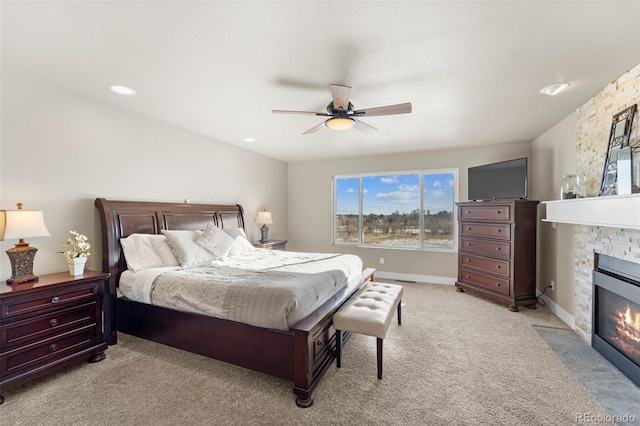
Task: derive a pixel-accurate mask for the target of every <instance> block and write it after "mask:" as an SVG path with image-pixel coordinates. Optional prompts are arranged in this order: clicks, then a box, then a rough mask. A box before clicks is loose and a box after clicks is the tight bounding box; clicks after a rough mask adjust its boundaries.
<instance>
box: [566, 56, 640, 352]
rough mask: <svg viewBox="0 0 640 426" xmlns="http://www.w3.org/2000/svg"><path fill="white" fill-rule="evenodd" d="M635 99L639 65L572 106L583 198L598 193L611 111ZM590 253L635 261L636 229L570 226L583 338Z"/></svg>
mask: <svg viewBox="0 0 640 426" xmlns="http://www.w3.org/2000/svg"><path fill="white" fill-rule="evenodd" d="M639 102H640V64H638V65H637V66H635V67H634V68H632V69H631V70H630V71H629V72H627V73H625V74H624V75H623V76H621V77H620V78H619V79H618V80H616V81H614V82H613V83H611V84H609V85H608V86H607V87H605V88H604V89H603V90H602V91H601V92H600V93H598V94H597V95H595V96H594V97H593V98H591V99H589V100H588V101H587V102H586V103H585V104H583V105H582V106H581V107H580V108H578V110H577V120H578V125H577V133H578V135H577V136H578V137H577V146H576V149H577V151H576V157H577V159H576V161H577V164H576V172H577V173H578V175H584V176H585V177H586V181H587V196H588V197H595V196H598V190H599V188H600V179H601V177H602V170H603V167H604V161H605V158H606V152H607V146H608V143H609V132H610V130H611V119H612V117H613V115H614V114H616V113H618V112H620V111H622V110H623V109H625V108H627V107H629V106H631V105H633V104H637V103H639ZM639 106H640V105H639ZM635 143H640V114H638V113H636V117H635V118H634V122H633V127H632V131H631V139H630V144H631V145H633V144H635ZM594 253H602V254H606V255H609V256H613V257H617V258H620V259H624V260H629V261H631V262H636V263H640V230H628V229H620V228H608V227H595V226H576V250H575V279H576V294H575V327H576V332H577V333H578V334H579V335H580V336H581V337H582V338H583V339H585V340H586V341H587V342H589V343H590V342H591V323H592V321H591V301H592V293H593V289H592V283H591V273H592V271H593V266H594Z"/></svg>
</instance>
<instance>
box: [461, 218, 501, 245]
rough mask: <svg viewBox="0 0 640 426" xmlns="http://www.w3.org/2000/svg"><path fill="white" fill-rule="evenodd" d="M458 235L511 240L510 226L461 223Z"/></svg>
mask: <svg viewBox="0 0 640 426" xmlns="http://www.w3.org/2000/svg"><path fill="white" fill-rule="evenodd" d="M460 225H461V227H460V228H461V229H460V235H462V236H465V237H485V238H495V239H499V240H507V241H509V240H511V225H497V224H496V225H488V224H479V223H467V222H465V223H461V224H460Z"/></svg>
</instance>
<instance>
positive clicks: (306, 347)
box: [95, 198, 374, 408]
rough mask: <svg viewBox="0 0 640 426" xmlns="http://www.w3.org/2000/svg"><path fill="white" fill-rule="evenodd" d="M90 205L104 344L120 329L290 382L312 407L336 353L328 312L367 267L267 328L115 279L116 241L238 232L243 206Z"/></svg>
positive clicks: (120, 261)
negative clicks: (97, 234)
mask: <svg viewBox="0 0 640 426" xmlns="http://www.w3.org/2000/svg"><path fill="white" fill-rule="evenodd" d="M95 205H96V208H97V209H98V211H99V213H100V218H101V224H102V246H103V249H102V263H103V271H105V272H109V273H110V278H109V289H108V291H107V292H106V294H105V300H104V310H105V314H104V317H105V321H104V328H105V330H104V331H105V333H104V334H105V339H106V340H107V343H108V344H110V345H114V344H117V332H123V333H126V334H130V335H134V336H137V337H141V338H144V339H147V340H151V341H154V342H158V343H162V344H165V345H169V346H173V347H176V348H179V349H183V350H186V351H189V352H193V353H197V354H200V355H204V356H207V357H210V358H214V359H218V360H221V361H225V362H228V363H231V364H234V365H238V366H241V367H245V368H249V369H252V370H255V371H259V372H262V373H266V374H269V375H271V376H275V377H279V378H282V379H285V380H288V381H291V382H293V393H294V394H295V397H296V404H297V405H298V406H299V407H302V408H306V407H309V406H311V405H312V404H313V397H312V393H313V390H314V389H315V387H316V386H317V384H318V382H319V381H320V379H321V378H322V376H323V375H324V373H325V371H326V370H327V368H328V367H329V366H330V365H331V362H332V361H333V359H334V358H335V350H336V339H335V330H334V329H333V326H332V317H333V314H334V313H335V312H336V311H337V310H338V309H339V308H340V306H342V304H343V303H344V302H345V301H346V300H347V299H348V298H349V297H350V296H351V295H352V294H354V293H355V292H356V291H357V290H358V289H359V288H360V287H361V286H362V285H363V284H364V283H366V282H367V281H371V280H373V273H374V270H373V269H365V270H363V271H362V273H361V274H360V277H359V278H357V279H356V280H355V282H350V283H349V284H348V285H345V286H343V287H341V288H339V289H337V291H335V292H333V293H332V294H331V295H330V296H329V297H328V298H327V299H326V300H324V301H322V300H320V301H319V303H318V304H319V306H318V307H317V308H314V309H313V310H312V311H311V313H308V314H307V313H305V314H304V316H303V317H302V318H301V319H299V320H298V318H296V319H295V320H294V323H291V324H287V325H286V326H282V325H279V326H273V327H271V328H269V327H266V326H259V325H255V324H248V323H246V322H241V321H238V320H235V319H227V318H218V317H213V316H209V315H205V314H203V313H198V312H195V313H194V312H186V311H183V310H179V309H176V308H174V307H166V306H157V305H152V304H149V303H145V302H144V301H138V300H135V298H129V297H125V296H123V295H122V292H121V291H120V289H119V286H120V280H121V277H122V278H123V283H124V282H125V281H126V280H125V278H126V276H127V274H128V273H129V272H127V269H128V268H127V264H126V262H125V258H124V253H123V249H122V247H121V243H120V241H121V238H125V237H129V236H131V235H132V234H162V232H163V231H177V230H185V231H187V230H192V231H195V230H203V229H205V228H207V226H212V225H211V224H214V225H215V226H217V227H218V228H221V229H225V230H227V229H228V228H238V229H242V230H244V226H245V220H244V212H243V209H242V207H241V206H240V205H216V204H211V205H210V204H187V203H162V202H159V203H155V202H146V201H114V200H106V199H104V198H97V199H96V200H95ZM265 255H266V254H264V253H263V254H262V256H263V257H264V256H265ZM290 256H293V254H292V255H290ZM123 274H124V276H123ZM351 281H353V280H351ZM123 288H124V286H123ZM119 294H120V297H118V295H119Z"/></svg>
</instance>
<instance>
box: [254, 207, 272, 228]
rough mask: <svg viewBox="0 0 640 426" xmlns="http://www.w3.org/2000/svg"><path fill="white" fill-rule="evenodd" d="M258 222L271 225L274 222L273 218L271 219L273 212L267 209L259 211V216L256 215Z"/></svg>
mask: <svg viewBox="0 0 640 426" xmlns="http://www.w3.org/2000/svg"><path fill="white" fill-rule="evenodd" d="M256 223H261V224H263V225H271V224H272V223H273V220H271V212H268V211H267V210H264V211H262V212H258V216H256Z"/></svg>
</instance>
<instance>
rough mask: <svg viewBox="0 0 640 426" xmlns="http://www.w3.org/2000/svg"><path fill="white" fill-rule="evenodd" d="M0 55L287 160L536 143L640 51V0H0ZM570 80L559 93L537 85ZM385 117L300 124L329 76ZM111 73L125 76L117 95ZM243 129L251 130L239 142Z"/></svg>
mask: <svg viewBox="0 0 640 426" xmlns="http://www.w3.org/2000/svg"><path fill="white" fill-rule="evenodd" d="M0 13H1V15H2V22H1V24H2V27H1V31H2V32H1V37H2V38H1V48H2V66H3V67H8V68H11V69H13V70H16V71H19V72H23V73H25V74H28V75H31V76H35V77H38V78H41V79H43V80H45V81H47V82H49V83H50V84H53V85H55V86H59V87H62V88H64V89H67V90H70V91H73V92H76V93H78V94H80V95H82V96H87V97H90V98H93V99H95V100H98V101H102V102H106V103H109V104H112V105H115V106H119V107H122V108H125V109H127V110H130V111H134V112H137V113H140V114H144V115H146V116H149V117H152V118H155V119H158V120H162V121H166V122H168V123H171V124H174V125H176V126H180V127H183V128H185V129H189V130H191V131H194V132H197V133H201V134H204V135H207V136H210V137H211V138H214V139H217V140H220V141H224V142H227V143H231V144H235V145H239V146H242V147H245V148H247V149H250V150H252V151H256V152H259V153H262V154H265V155H268V156H271V157H273V158H277V159H281V160H283V161H297V160H307V159H314V158H329V157H339V156H340V157H341V156H356V155H362V154H364V153H367V154H372V153H375V154H380V153H390V152H408V151H418V150H430V149H441V148H451V147H465V146H477V145H483V144H498V143H510V142H522V141H531V140H533V139H535V138H536V137H538V136H539V135H541V134H542V133H544V132H545V131H546V130H548V129H549V128H551V127H552V126H553V125H555V124H556V123H557V122H559V121H560V120H562V119H563V118H564V117H566V116H567V115H569V114H570V113H571V112H572V111H574V110H575V109H576V108H577V107H578V106H580V105H581V104H582V103H584V102H585V101H587V100H588V99H589V98H590V97H592V96H593V95H594V94H596V93H597V92H598V91H600V90H601V89H602V88H603V87H605V86H606V85H607V84H609V83H610V82H612V81H613V80H615V79H617V78H618V77H619V76H620V75H622V74H623V73H624V72H626V71H627V70H629V69H630V68H632V67H633V66H635V65H636V64H637V63H638V62H639V61H640V25H639V24H638V23H639V22H640V2H638V1H625V2H614V1H595V2H590V1H576V2H571V1H548V2H547V1H532V2H527V1H506V2H497V1H490V2H481V1H473V2H471V1H470V2H436V1H413V2H374V1H367V2H349V1H315V2H291V1H286V2H275V1H260V2H257V1H256V2H238V1H234V2H223V1H216V2H190V1H177V2H165V1H162V2H161V1H157V2H156V1H140V2H134V1H129V2H108V1H102V2H101V1H97V2H89V1H86V2H66V1H65V2H56V1H43V2H26V1H25V2H19V1H16V2H6V1H3V2H2V3H1V9H0ZM560 81H567V82H569V83H571V87H570V88H569V89H568V90H567V91H565V92H563V93H561V94H560V95H557V96H555V97H548V96H543V95H540V94H539V93H538V90H539V89H540V88H541V87H543V86H545V85H548V84H551V83H555V82H560ZM331 83H338V84H346V85H350V86H352V87H353V91H352V94H351V101H352V103H353V104H354V106H355V107H356V109H362V108H370V107H376V106H381V105H387V104H394V103H401V102H408V101H409V102H412V103H413V113H411V114H405V115H397V116H388V117H369V118H363V121H365V122H366V123H367V124H370V125H372V126H375V127H376V128H378V129H379V131H378V132H376V133H374V134H365V133H362V132H359V131H358V130H356V129H351V130H348V131H343V132H335V131H331V130H329V129H322V131H320V132H317V133H314V134H311V135H304V136H303V135H301V133H302V132H304V131H305V130H307V129H309V128H310V127H313V126H314V125H316V124H318V123H320V122H321V120H322V119H321V117H315V116H301V115H275V114H271V110H272V109H293V110H313V111H323V110H324V108H325V107H326V105H327V104H328V103H329V101H330V100H331V96H330V92H329V84H331ZM111 84H121V85H126V86H130V87H132V88H134V89H135V90H136V91H137V92H138V93H137V95H136V96H133V97H123V96H119V95H115V94H113V93H112V92H110V91H109V90H108V86H109V85H111ZM246 137H253V138H255V139H257V141H256V142H251V143H249V142H244V141H243V139H244V138H246Z"/></svg>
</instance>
